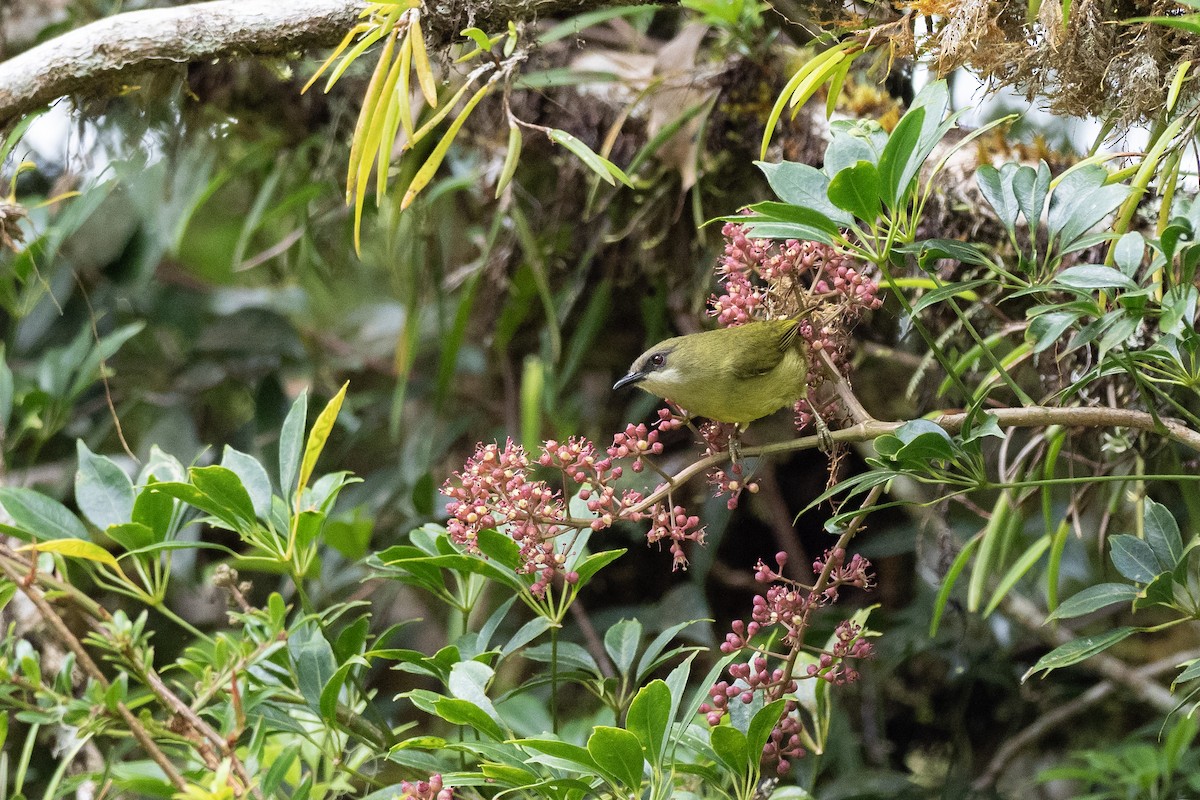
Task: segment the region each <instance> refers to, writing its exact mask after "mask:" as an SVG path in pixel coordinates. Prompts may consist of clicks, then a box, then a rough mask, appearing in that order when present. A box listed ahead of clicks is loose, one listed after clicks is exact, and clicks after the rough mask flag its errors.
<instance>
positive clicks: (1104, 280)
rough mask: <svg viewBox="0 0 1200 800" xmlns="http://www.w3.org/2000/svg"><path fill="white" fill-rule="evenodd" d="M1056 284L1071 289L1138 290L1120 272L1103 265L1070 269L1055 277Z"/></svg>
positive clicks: (1082, 265) (1088, 265)
mask: <svg viewBox="0 0 1200 800" xmlns="http://www.w3.org/2000/svg"><path fill="white" fill-rule="evenodd" d="M1054 283H1055V284H1057V285H1059V286H1066V287H1068V288H1070V289H1087V290H1095V289H1136V288H1137V284H1136V283H1134V282H1133V281H1132V280H1130V279H1129V278H1128V277H1126V276H1125V275H1124V274H1123V273H1122V272H1121V271H1120V270H1116V269H1113V268H1112V267H1106V266H1103V265H1101V264H1081V265H1079V266H1077V267H1068V268H1067V269H1064V270H1063V271H1062V272H1060V273H1058V274H1057V275H1055V276H1054Z"/></svg>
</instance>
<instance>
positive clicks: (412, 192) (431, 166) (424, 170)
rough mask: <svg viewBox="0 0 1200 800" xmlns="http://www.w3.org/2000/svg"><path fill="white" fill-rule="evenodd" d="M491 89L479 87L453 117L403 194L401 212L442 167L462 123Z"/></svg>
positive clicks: (488, 85)
mask: <svg viewBox="0 0 1200 800" xmlns="http://www.w3.org/2000/svg"><path fill="white" fill-rule="evenodd" d="M491 88H492V84H490V83H486V84H484V85H483V86H481V87H480V88H479V91H477V92H475V94H474V95H472V96H471V99H470V100H468V101H467V104H466V106H464V107H463V110H462V111H461V112H460V113H459V115H458V116H457V117H455V119H454V122H452V123H450V128H449V129H448V130H447V131H446V135H445V136H443V137H442V140H441V141H440V142H438V143H437V145H436V146H435V147H434V148H433V152H432V153H430V154H429V158H427V159H426V160H425V163H424V164H422V165H421V168H420V169H419V170H417V174H416V175H414V176H413V179H412V183H410V184H409V185H408V191H407V192H405V193H404V199H403V200H401V201H400V208H401V210H403V209H406V208H408V207H409V206H410V205H412V201H413V200H415V199H416V197H417V195H418V194H420V193H421V190H422V189H424V188H425V187H426V186H427V185H428V184H429V181H430V180H432V179H433V175H434V173H435V172H437V169H438V167H440V166H441V165H442V159H444V158H445V157H446V152H447V151H448V150H449V149H450V145H451V144H453V143H454V137H456V136H458V132H459V130H460V129H461V128H462V126H463V123H465V122H466V121H467V117H469V116H470V115H471V112H472V111H474V110H475V106H477V105H479V101H480V100H482V99H483V98H484V97H486V96H487V93H488V92H489V91H490V90H491Z"/></svg>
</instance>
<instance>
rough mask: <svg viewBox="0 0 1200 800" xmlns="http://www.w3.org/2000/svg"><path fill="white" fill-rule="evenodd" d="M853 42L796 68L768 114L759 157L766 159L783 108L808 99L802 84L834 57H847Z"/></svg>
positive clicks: (821, 54)
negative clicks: (847, 51) (793, 102)
mask: <svg viewBox="0 0 1200 800" xmlns="http://www.w3.org/2000/svg"><path fill="white" fill-rule="evenodd" d="M853 44H855V42H853V41H847V42H842V43H841V44H839V45H836V46H835V47H831V48H830V49H828V50H826V51H825V52H824V53H820V54H819V55H817V56H816V57H814V58H813V59H812V60H810V61H808V62H807V63H805V64H804V66H802V67H800V69H798V70H796V74H795V75H793V76H792V77H791V79H790V80H789V81H788V82H787V84H786V85H785V86H784V87H783V91H782V92H780V93H779V98H778V99H776V101H775V105H774V106H773V107H772V108H771V113H770V114H768V115H767V124H766V127H765V128H764V129H763V138H762V145H761V147H760V148H759V158H761V159H766V157H767V147H768V146H769V145H770V144H771V136H773V135H774V133H775V125H776V124H778V122H779V118H780V117H781V116H782V115H783V110H784V109H785V108H787V107H788V104H789V103H790V102H792V101H795V102H796V103H799V102H803V100H807V99H808V96H807V95H805V94H803V93H801V92H800V87H801V85H802V84H804V83H805V81H809V80H810V79H812V78H813V76H814V75H817V74H819V73H820V72H821V71H822V69H823V68H824V67H826V66H828V65H829V62H830V61H831V60H832V59H834V58H837V61H838V62H840V61H841V60H842V59H843V58H844V57H845V51H846V50H847V49H848V48H849V47H850V46H851V45H853ZM833 66H834V68H836V67H837V62H834V64H833ZM825 74H826V75H828V74H829V73H828V72H826V73H825ZM817 86H820V83H817V84H815V85H812V86H811V91H809V92H808V95H811V94H812V92H814V91H816V89H817Z"/></svg>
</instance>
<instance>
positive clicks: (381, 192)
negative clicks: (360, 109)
mask: <svg viewBox="0 0 1200 800" xmlns="http://www.w3.org/2000/svg"><path fill="white" fill-rule="evenodd" d="M406 49H407V45H406V44H401V45H400V57H399V58H397V59H396V60H395V61H394V62H393V63H392V68H391V70H390V71H389V72H388V77H387V81H386V82H385V83H384V85H383V91H382V92H381V93H380V95H379V102H380V103H386V104H387V108H386V109H384V112H383V124H382V125H381V126H380V128H379V131H380V136H379V142H378V144H377V145H376V146H375V149H376V150H378V159H377V163H376V166H375V205H379V204H380V203H382V202H383V198H384V196H385V195H386V194H387V183H388V166H389V165H390V164H391V160H392V145H393V144H394V143H395V141H396V131H397V130H398V129H399V127H400V123H401V122H404V121H407V122H408V124H407V125H406V126H405V131H407V132H408V133H409V134H410V135H411V133H412V114H411V113H410V112H409V109H408V64H407V63H405V62H406V59H405V54H406ZM397 81H399V82H400V87H399V89H397V85H396V84H397Z"/></svg>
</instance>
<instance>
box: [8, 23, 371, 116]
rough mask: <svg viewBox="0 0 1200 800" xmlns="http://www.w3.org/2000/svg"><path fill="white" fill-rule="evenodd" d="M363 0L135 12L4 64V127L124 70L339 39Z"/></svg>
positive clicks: (264, 52)
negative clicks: (14, 120)
mask: <svg viewBox="0 0 1200 800" xmlns="http://www.w3.org/2000/svg"><path fill="white" fill-rule="evenodd" d="M364 5H365V4H364V3H363V2H362V0H289V1H288V2H279V1H278V0H217V1H216V2H211V3H195V4H191V5H185V6H178V7H176V8H163V9H151V10H146V11H130V12H126V13H124V14H116V15H114V16H112V17H109V18H107V19H103V20H100V21H98V22H93V23H91V24H90V25H85V26H84V27H82V28H78V29H77V30H73V31H70V32H69V33H65V34H63V35H62V36H59V37H56V38H54V39H51V40H50V41H48V42H45V43H43V44H40V45H38V46H37V47H34V48H31V49H29V50H26V51H25V52H24V53H21V54H20V55H17V56H14V57H13V58H10V59H8V60H7V61H4V62H3V63H0V125H8V124H9V123H11V122H12V121H13V119H15V118H16V117H19V116H20V115H22V114H25V113H28V112H30V111H33V110H35V109H37V108H40V107H41V106H44V105H46V104H47V103H49V102H51V101H53V100H55V99H57V98H59V97H64V96H66V95H68V94H71V93H72V92H77V91H80V90H83V89H85V88H88V87H90V86H93V85H95V84H96V83H98V82H101V81H104V80H113V79H116V78H118V77H119V76H121V75H122V74H123V73H128V72H137V71H140V70H145V69H151V68H154V67H156V66H163V65H167V64H183V63H188V62H192V61H203V60H206V59H210V58H217V57H221V56H234V57H237V56H258V55H273V54H278V53H285V52H288V51H291V50H296V49H299V48H303V47H316V46H326V45H331V44H334V43H336V42H337V41H338V40H340V39H341V38H342V37H343V36H344V35H345V34H346V31H347V30H349V28H350V27H351V26H352V25H353V24H354V23H355V22H356V21H357V17H358V13H359V12H360V11H361V10H362V9H363V7H364Z"/></svg>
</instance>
